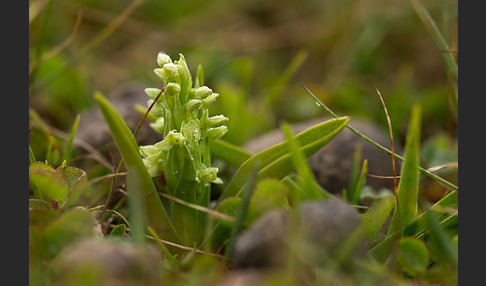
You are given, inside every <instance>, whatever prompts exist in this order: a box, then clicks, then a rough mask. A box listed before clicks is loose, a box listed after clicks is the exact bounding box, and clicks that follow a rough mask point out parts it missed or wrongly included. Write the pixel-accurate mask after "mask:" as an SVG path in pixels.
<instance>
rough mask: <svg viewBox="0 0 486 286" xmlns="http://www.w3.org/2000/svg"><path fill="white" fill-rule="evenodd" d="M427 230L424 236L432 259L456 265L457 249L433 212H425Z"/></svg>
mask: <svg viewBox="0 0 486 286" xmlns="http://www.w3.org/2000/svg"><path fill="white" fill-rule="evenodd" d="M425 219H426V225H427V232H426V237H427V238H428V242H429V245H430V250H431V252H432V254H433V256H434V260H435V261H436V262H439V263H450V264H452V265H453V266H454V267H455V268H456V269H457V267H458V249H457V248H456V247H455V246H454V245H453V244H452V238H453V237H450V235H449V234H448V233H446V231H445V228H444V226H443V225H441V224H440V223H439V219H438V217H437V215H436V214H434V213H433V212H427V213H426V214H425Z"/></svg>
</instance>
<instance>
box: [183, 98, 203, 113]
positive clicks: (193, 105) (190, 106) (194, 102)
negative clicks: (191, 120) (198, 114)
mask: <svg viewBox="0 0 486 286" xmlns="http://www.w3.org/2000/svg"><path fill="white" fill-rule="evenodd" d="M201 106H202V101H201V100H199V99H191V100H189V101H188V102H187V103H186V110H187V111H188V112H191V113H192V112H194V111H196V110H198V109H199V108H201Z"/></svg>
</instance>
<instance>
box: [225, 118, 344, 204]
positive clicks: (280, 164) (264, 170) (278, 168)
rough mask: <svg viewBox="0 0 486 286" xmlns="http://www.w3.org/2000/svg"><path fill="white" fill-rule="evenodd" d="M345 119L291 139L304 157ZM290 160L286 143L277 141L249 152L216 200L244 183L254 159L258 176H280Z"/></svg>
mask: <svg viewBox="0 0 486 286" xmlns="http://www.w3.org/2000/svg"><path fill="white" fill-rule="evenodd" d="M348 120H349V118H348V117H342V118H338V119H331V120H328V121H326V122H323V123H321V124H318V125H316V126H313V127H311V128H309V129H307V130H305V131H303V132H301V133H299V134H297V135H295V140H296V142H297V143H298V144H299V146H301V147H300V148H301V150H302V151H303V153H304V154H305V156H306V157H310V156H311V155H312V154H314V153H315V152H317V150H319V149H320V148H321V147H322V146H324V145H325V144H326V143H328V142H329V141H331V140H332V138H334V137H335V136H336V135H337V134H338V133H339V132H340V131H341V130H342V129H343V128H344V126H345V125H346V123H347V122H348ZM291 160H292V159H291V153H290V151H289V149H288V147H287V143H286V142H282V143H279V144H277V145H274V146H272V147H270V148H267V149H265V150H263V151H261V152H259V153H258V154H255V155H253V156H252V157H251V158H249V159H248V160H246V161H245V162H244V163H243V164H242V165H241V166H240V167H239V168H238V170H237V171H236V173H235V175H234V176H233V177H232V179H231V180H230V181H229V182H228V185H227V186H226V188H225V190H224V191H223V193H222V194H221V196H220V199H219V201H220V202H221V201H222V200H223V199H225V198H228V197H231V196H238V193H239V191H240V189H241V188H242V187H243V186H244V185H245V183H246V180H247V178H248V175H249V172H250V171H251V167H252V166H253V164H254V162H256V161H260V170H259V172H258V178H265V177H272V178H277V179H282V178H283V177H285V176H286V175H288V173H289V172H290V171H291V170H292V169H293V167H292V165H291V164H289V163H290V162H291Z"/></svg>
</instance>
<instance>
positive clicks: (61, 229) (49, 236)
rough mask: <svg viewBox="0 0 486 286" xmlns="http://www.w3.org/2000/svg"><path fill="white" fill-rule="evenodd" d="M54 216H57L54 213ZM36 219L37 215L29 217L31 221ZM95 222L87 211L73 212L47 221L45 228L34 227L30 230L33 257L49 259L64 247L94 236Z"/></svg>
mask: <svg viewBox="0 0 486 286" xmlns="http://www.w3.org/2000/svg"><path fill="white" fill-rule="evenodd" d="M52 215H53V216H54V215H56V214H55V213H52ZM31 219H36V218H35V213H33V214H32V215H29V220H31ZM94 224H95V220H94V218H93V216H92V215H91V213H90V212H88V211H87V210H71V211H67V212H66V213H64V214H62V215H61V216H59V217H57V218H56V219H55V220H50V221H47V225H46V226H45V228H40V227H38V225H37V226H32V228H31V229H30V230H31V231H32V235H31V237H30V241H29V244H30V250H31V253H30V254H31V255H32V257H34V258H35V259H49V258H53V257H54V256H55V255H56V254H58V253H59V252H60V251H61V250H62V249H63V248H64V247H66V246H68V245H69V244H71V243H73V242H75V241H76V240H79V239H81V238H84V237H91V236H93V235H94V233H93V227H94Z"/></svg>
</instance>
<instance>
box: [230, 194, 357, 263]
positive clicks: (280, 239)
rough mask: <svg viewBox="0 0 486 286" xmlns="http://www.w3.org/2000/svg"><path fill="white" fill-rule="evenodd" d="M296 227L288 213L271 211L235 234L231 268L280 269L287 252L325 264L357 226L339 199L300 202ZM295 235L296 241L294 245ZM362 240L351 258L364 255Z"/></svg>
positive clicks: (353, 214)
mask: <svg viewBox="0 0 486 286" xmlns="http://www.w3.org/2000/svg"><path fill="white" fill-rule="evenodd" d="M297 213H298V214H299V215H298V216H297V220H296V224H295V227H296V228H294V225H292V224H291V222H292V220H291V218H292V216H291V212H290V211H286V210H272V211H269V212H267V213H266V214H264V215H263V216H262V217H260V218H259V219H258V220H257V221H255V223H254V224H253V225H252V226H250V227H249V228H248V229H246V230H245V231H243V232H242V233H240V234H239V236H238V237H237V239H236V242H235V246H234V250H233V253H234V254H233V266H234V267H235V268H267V267H270V268H272V267H282V266H284V263H285V262H286V261H287V258H288V257H287V255H288V253H290V252H291V251H297V252H298V253H299V255H300V256H302V255H304V256H306V263H310V264H313V263H314V264H319V265H321V264H322V263H326V262H328V261H329V259H332V258H333V257H335V255H336V250H337V249H339V246H341V245H342V242H344V241H345V240H346V239H347V238H348V237H349V236H350V235H351V234H352V233H353V232H354V231H355V230H356V229H357V227H359V226H360V224H361V219H360V216H359V214H358V212H357V211H356V210H355V209H354V208H352V207H351V206H350V205H349V204H348V203H346V202H344V201H343V200H341V199H327V200H322V201H307V202H302V203H301V205H300V207H299V208H298V210H297ZM294 235H297V239H302V240H297V241H295V239H296V237H294ZM364 239H365V238H364V237H363V239H361V240H360V241H359V242H358V245H357V246H356V248H355V251H354V252H352V253H353V254H352V255H350V256H349V257H354V255H359V254H364V250H365V247H366V244H365V240H364Z"/></svg>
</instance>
